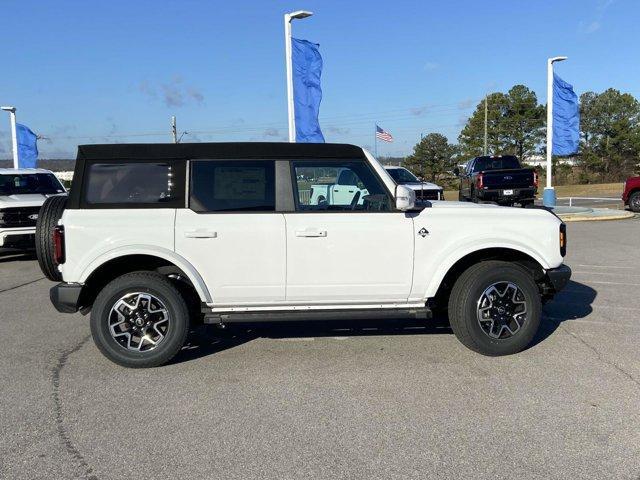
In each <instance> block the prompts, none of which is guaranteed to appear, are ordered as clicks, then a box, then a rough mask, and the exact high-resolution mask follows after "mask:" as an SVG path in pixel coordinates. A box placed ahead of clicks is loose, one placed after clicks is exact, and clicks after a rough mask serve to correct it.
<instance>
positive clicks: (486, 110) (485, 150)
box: [484, 94, 489, 156]
mask: <svg viewBox="0 0 640 480" xmlns="http://www.w3.org/2000/svg"><path fill="white" fill-rule="evenodd" d="M488 96H489V95H488V94H487V95H485V96H484V155H485V156H486V155H487V151H488V150H487V123H488V120H487V117H488V116H489V109H488V107H487V97H488Z"/></svg>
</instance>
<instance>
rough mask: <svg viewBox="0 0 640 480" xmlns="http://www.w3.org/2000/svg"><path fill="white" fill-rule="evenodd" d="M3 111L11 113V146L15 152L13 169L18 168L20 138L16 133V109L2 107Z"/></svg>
mask: <svg viewBox="0 0 640 480" xmlns="http://www.w3.org/2000/svg"><path fill="white" fill-rule="evenodd" d="M2 110H4V111H5V112H9V117H10V121H11V145H12V148H11V150H12V152H13V168H18V167H19V166H20V165H19V163H20V162H19V161H18V136H17V132H16V107H2Z"/></svg>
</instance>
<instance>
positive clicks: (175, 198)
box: [84, 161, 184, 208]
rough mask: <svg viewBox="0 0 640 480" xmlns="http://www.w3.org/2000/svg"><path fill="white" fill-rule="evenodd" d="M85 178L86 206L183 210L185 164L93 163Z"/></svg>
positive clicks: (89, 166)
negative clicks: (179, 208)
mask: <svg viewBox="0 0 640 480" xmlns="http://www.w3.org/2000/svg"><path fill="white" fill-rule="evenodd" d="M85 178H86V182H85V189H84V200H85V203H86V204H87V206H112V207H117V206H134V207H151V208H162V207H168V208H169V207H170V208H176V207H181V206H184V162H151V161H149V162H137V161H127V162H104V163H100V162H95V163H91V164H89V165H88V168H87V170H86V173H85Z"/></svg>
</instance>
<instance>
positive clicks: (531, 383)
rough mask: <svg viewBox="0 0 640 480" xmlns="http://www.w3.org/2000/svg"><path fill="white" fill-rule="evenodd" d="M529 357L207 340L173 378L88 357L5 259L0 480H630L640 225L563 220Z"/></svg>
mask: <svg viewBox="0 0 640 480" xmlns="http://www.w3.org/2000/svg"><path fill="white" fill-rule="evenodd" d="M568 230H569V232H568V233H569V255H568V257H567V263H568V264H569V265H570V266H571V267H572V268H573V271H574V276H573V281H572V282H571V283H570V284H569V286H568V287H567V289H566V291H564V292H563V293H562V294H560V295H559V296H558V297H557V298H556V299H555V300H554V301H553V302H551V303H549V304H548V305H546V306H545V309H544V312H545V313H544V317H545V318H544V328H543V331H542V333H541V335H540V338H538V340H537V342H536V344H535V345H534V346H532V347H531V348H530V349H528V350H527V351H525V352H523V353H521V354H518V355H515V356H510V357H502V358H486V357H482V356H479V355H477V354H474V353H472V352H470V351H468V350H466V349H465V348H464V347H462V346H461V345H460V344H459V343H458V341H457V340H456V339H455V337H454V336H453V335H452V334H451V332H450V330H449V329H448V328H447V327H446V326H443V325H441V324H440V322H435V323H434V324H429V325H427V326H425V325H424V324H421V323H419V322H416V321H395V320H394V321H390V322H386V323H385V322H376V323H373V322H371V323H358V324H348V323H337V324H312V325H308V326H301V325H288V326H263V327H260V328H258V329H254V330H247V329H241V328H235V329H228V330H226V331H225V332H224V333H223V337H222V340H219V339H218V337H217V336H216V335H217V333H218V332H217V330H215V329H214V328H213V327H212V328H210V329H205V330H204V331H203V332H201V333H203V334H204V336H202V337H200V340H198V341H193V342H192V344H191V345H190V346H189V347H188V348H186V349H185V350H184V351H183V352H182V353H181V354H180V355H179V357H178V358H177V360H176V361H175V362H174V363H172V364H171V365H168V366H166V367H162V368H158V369H151V370H126V369H123V368H120V367H117V366H116V365H114V364H112V363H110V362H109V361H108V360H106V359H105V358H103V357H102V355H100V354H99V352H98V351H97V349H96V348H95V347H94V345H93V343H92V342H91V340H90V338H89V327H88V322H87V319H86V318H84V317H82V316H81V315H79V314H78V315H74V316H68V315H62V314H58V313H56V312H55V310H54V309H53V307H52V306H51V305H50V303H49V300H48V288H49V287H50V285H51V284H50V282H48V281H47V280H44V279H42V275H41V273H40V271H39V269H38V266H37V263H36V262H35V261H34V260H33V259H31V258H28V257H26V258H25V257H16V256H5V257H2V258H0V381H1V384H2V388H1V393H0V419H1V425H0V426H1V431H2V436H1V438H0V478H2V479H21V478H25V479H27V478H28V479H34V478H46V479H51V478H93V479H101V480H102V479H123V478H140V477H146V478H221V479H222V478H224V479H235V478H237V479H253V478H287V479H294V478H295V479H297V478H323V479H324V478H336V479H337V478H340V479H364V478H384V479H387V478H451V479H459V478H492V479H496V478H519V479H529V478H539V479H550V478H558V479H560V478H562V479H565V478H572V479H583V478H584V479H594V478H603V479H605V478H606V479H613V478H615V479H634V480H637V479H638V478H640V348H638V345H640V315H639V314H640V294H639V293H638V292H640V218H638V217H636V218H634V219H631V220H624V221H617V222H587V223H572V224H569V226H568Z"/></svg>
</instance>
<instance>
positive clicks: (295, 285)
mask: <svg viewBox="0 0 640 480" xmlns="http://www.w3.org/2000/svg"><path fill="white" fill-rule="evenodd" d="M292 169H293V170H294V174H295V175H294V176H293V177H294V178H295V179H296V185H294V187H295V188H294V190H295V191H296V192H297V201H296V212H295V213H285V214H284V216H285V220H286V231H287V289H286V299H287V303H297V304H322V303H327V304H358V303H360V304H375V303H403V302H406V301H407V298H408V296H409V292H410V290H411V283H412V275H413V247H414V246H413V242H414V238H413V220H412V218H411V217H410V216H409V215H406V214H405V213H403V212H398V211H395V209H394V202H393V199H392V197H391V195H390V192H388V191H387V190H386V189H385V187H384V184H383V183H382V182H381V180H380V179H379V178H378V176H377V175H376V174H375V172H373V170H372V169H371V167H370V166H369V165H368V164H367V163H366V162H365V161H364V160H347V161H344V160H317V161H315V160H314V161H294V162H292ZM345 171H349V174H350V175H351V176H352V179H353V181H352V182H350V183H352V185H353V188H352V190H353V194H351V195H350V196H349V198H347V197H344V196H341V197H340V198H336V197H330V198H329V199H328V201H327V202H323V203H321V204H318V205H311V204H310V202H308V200H307V201H305V199H308V198H309V195H307V194H306V193H307V192H306V191H305V190H306V189H308V188H309V185H318V184H328V185H336V184H337V183H338V178H337V177H338V176H343V177H345ZM357 195H359V196H361V197H362V198H357V197H356V196H357Z"/></svg>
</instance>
